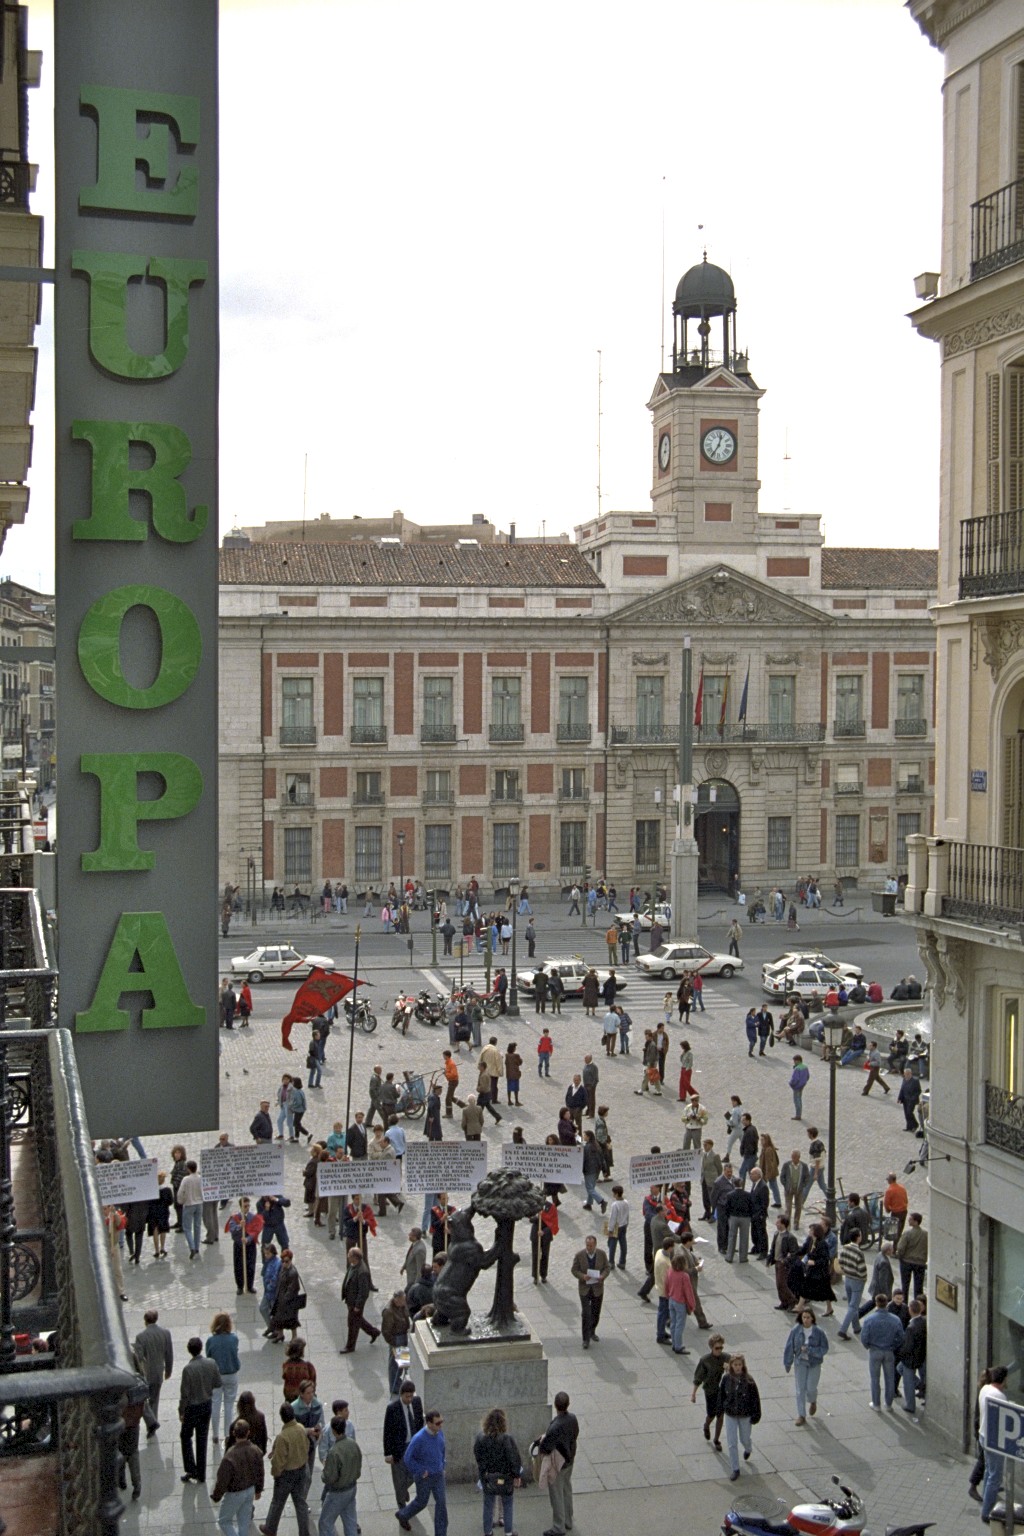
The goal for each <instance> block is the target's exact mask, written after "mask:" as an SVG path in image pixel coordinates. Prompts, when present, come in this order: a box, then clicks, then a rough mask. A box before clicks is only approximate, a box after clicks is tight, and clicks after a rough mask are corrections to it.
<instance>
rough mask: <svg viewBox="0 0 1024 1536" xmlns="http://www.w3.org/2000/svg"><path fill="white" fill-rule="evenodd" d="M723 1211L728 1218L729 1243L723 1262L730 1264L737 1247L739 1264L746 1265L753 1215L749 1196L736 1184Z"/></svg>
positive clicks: (752, 1204) (752, 1205)
mask: <svg viewBox="0 0 1024 1536" xmlns="http://www.w3.org/2000/svg"><path fill="white" fill-rule="evenodd" d="M725 1209H726V1212H727V1213H728V1218H729V1241H728V1246H727V1248H726V1251H725V1262H726V1263H727V1264H731V1263H732V1261H733V1258H734V1256H735V1253H736V1247H737V1244H738V1245H739V1250H740V1251H739V1260H738V1262H739V1263H740V1264H746V1263H747V1250H748V1248H749V1247H750V1223H751V1220H752V1219H753V1215H754V1202H753V1201H752V1200H751V1198H750V1194H749V1192H748V1191H747V1190H745V1189H744V1188H743V1186H742V1185H741V1184H738V1185H737V1186H736V1188H735V1189H734V1190H733V1192H732V1194H731V1195H729V1196H728V1197H727V1198H726V1201H725Z"/></svg>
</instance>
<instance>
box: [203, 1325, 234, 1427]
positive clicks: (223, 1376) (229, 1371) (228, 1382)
mask: <svg viewBox="0 0 1024 1536" xmlns="http://www.w3.org/2000/svg"><path fill="white" fill-rule="evenodd" d="M205 1353H206V1356H207V1358H208V1359H210V1360H213V1361H215V1362H216V1365H217V1369H218V1370H219V1371H220V1386H219V1387H214V1389H213V1414H212V1424H213V1443H214V1445H216V1444H217V1442H218V1441H219V1439H220V1421H221V1416H222V1415H223V1419H224V1439H225V1440H226V1439H227V1437H228V1430H229V1429H230V1428H231V1421H232V1419H233V1418H234V1412H235V1398H236V1397H237V1396H238V1378H239V1375H240V1374H241V1370H242V1362H241V1361H240V1360H239V1358H238V1335H237V1333H235V1331H234V1327H233V1326H232V1322H231V1314H230V1313H229V1312H218V1313H217V1314H216V1315H215V1317H214V1319H213V1322H212V1323H211V1324H210V1337H209V1338H208V1339H207V1341H206V1350H205Z"/></svg>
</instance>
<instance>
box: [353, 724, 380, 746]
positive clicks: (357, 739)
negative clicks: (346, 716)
mask: <svg viewBox="0 0 1024 1536" xmlns="http://www.w3.org/2000/svg"><path fill="white" fill-rule="evenodd" d="M387 739H388V733H387V731H386V730H385V728H384V726H383V725H354V726H353V727H352V743H353V745H354V746H357V747H366V746H379V745H380V744H381V743H382V742H385V741H387Z"/></svg>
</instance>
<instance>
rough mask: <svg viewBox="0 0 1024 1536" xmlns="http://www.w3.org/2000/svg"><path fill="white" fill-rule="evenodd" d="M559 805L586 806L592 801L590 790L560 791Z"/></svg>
mask: <svg viewBox="0 0 1024 1536" xmlns="http://www.w3.org/2000/svg"><path fill="white" fill-rule="evenodd" d="M558 799H559V803H560V804H562V805H572V804H576V805H586V804H587V802H588V801H589V799H590V790H589V789H560V790H559V791H558Z"/></svg>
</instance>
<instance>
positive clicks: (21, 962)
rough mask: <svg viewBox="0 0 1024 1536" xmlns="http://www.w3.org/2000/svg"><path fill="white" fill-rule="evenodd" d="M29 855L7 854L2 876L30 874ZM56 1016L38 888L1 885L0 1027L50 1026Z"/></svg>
mask: <svg viewBox="0 0 1024 1536" xmlns="http://www.w3.org/2000/svg"><path fill="white" fill-rule="evenodd" d="M31 862H32V861H31V857H30V856H28V855H17V854H11V855H5V856H4V857H3V859H0V866H5V867H3V868H0V879H10V878H11V877H12V875H13V877H14V878H15V879H19V878H20V879H31V878H32V877H31V873H30V870H31ZM56 1022H57V970H56V966H55V965H54V964H53V961H52V959H51V956H50V945H49V942H48V938H47V932H46V927H45V924H44V921H43V913H42V908H41V907H40V904H39V894H38V892H37V891H35V890H33V889H32V888H31V887H26V886H13V887H8V888H7V889H0V1030H5V1029H52V1028H53V1027H54V1025H55V1024H56Z"/></svg>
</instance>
